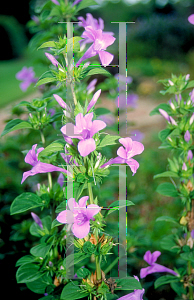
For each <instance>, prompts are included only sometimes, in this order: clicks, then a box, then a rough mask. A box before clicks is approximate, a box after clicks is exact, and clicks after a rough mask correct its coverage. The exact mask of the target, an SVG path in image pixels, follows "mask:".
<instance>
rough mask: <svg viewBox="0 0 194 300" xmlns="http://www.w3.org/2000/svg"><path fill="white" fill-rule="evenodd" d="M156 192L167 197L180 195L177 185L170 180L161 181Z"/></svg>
mask: <svg viewBox="0 0 194 300" xmlns="http://www.w3.org/2000/svg"><path fill="white" fill-rule="evenodd" d="M156 192H158V193H159V194H161V195H163V196H167V197H178V195H179V194H178V191H177V189H176V188H175V186H174V185H173V184H172V183H169V182H165V183H161V184H160V185H159V186H158V187H157V189H156Z"/></svg>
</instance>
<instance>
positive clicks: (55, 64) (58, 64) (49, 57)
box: [45, 52, 61, 67]
mask: <svg viewBox="0 0 194 300" xmlns="http://www.w3.org/2000/svg"><path fill="white" fill-rule="evenodd" d="M45 55H46V57H47V58H48V59H49V60H50V61H51V63H52V64H53V66H55V67H58V66H61V65H60V63H59V62H58V61H57V60H56V58H55V57H54V56H53V55H52V54H50V53H47V52H45Z"/></svg>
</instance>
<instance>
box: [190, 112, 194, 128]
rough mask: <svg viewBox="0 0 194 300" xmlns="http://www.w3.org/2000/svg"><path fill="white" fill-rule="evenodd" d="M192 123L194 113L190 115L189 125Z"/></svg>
mask: <svg viewBox="0 0 194 300" xmlns="http://www.w3.org/2000/svg"><path fill="white" fill-rule="evenodd" d="M193 121H194V113H193V114H192V116H191V118H190V120H189V124H190V125H192V124H193Z"/></svg>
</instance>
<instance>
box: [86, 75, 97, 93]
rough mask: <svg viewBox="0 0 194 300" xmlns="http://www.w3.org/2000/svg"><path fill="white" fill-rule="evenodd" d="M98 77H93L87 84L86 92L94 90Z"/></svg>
mask: <svg viewBox="0 0 194 300" xmlns="http://www.w3.org/2000/svg"><path fill="white" fill-rule="evenodd" d="M97 80H98V79H96V78H95V79H93V80H92V81H90V83H89V84H88V86H87V94H88V95H89V94H91V93H92V92H93V91H94V90H95V85H96V82H97Z"/></svg>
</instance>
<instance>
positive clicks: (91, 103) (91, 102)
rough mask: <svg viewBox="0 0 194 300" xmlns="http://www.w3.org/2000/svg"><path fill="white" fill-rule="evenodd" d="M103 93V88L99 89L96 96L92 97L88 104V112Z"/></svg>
mask: <svg viewBox="0 0 194 300" xmlns="http://www.w3.org/2000/svg"><path fill="white" fill-rule="evenodd" d="M100 94H101V90H98V91H97V92H96V93H95V94H94V96H93V97H92V100H91V101H90V103H89V104H88V107H87V113H88V112H89V110H90V109H91V108H92V107H93V106H94V105H95V104H96V102H97V100H98V98H99V97H100Z"/></svg>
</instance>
